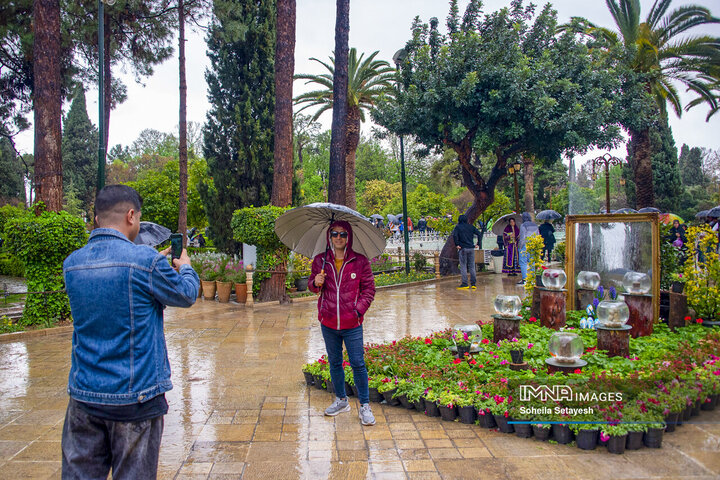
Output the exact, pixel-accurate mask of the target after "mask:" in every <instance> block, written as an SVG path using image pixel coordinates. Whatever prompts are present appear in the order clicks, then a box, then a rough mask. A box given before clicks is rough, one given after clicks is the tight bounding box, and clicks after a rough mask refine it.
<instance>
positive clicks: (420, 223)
mask: <svg viewBox="0 0 720 480" xmlns="http://www.w3.org/2000/svg"><path fill="white" fill-rule="evenodd" d="M417 227H418V230H419V231H420V233H425V230H427V220H425V217H420V219H419V220H418V224H417Z"/></svg>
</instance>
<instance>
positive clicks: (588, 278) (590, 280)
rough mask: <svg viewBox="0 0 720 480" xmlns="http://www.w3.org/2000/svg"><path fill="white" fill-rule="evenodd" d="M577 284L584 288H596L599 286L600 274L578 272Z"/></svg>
mask: <svg viewBox="0 0 720 480" xmlns="http://www.w3.org/2000/svg"><path fill="white" fill-rule="evenodd" d="M577 286H578V288H582V289H584V290H597V288H598V287H599V286H600V274H599V273H597V272H586V271H582V272H580V273H578V276H577Z"/></svg>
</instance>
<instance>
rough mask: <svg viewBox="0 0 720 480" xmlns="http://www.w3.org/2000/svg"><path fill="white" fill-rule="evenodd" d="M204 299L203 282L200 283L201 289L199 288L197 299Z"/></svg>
mask: <svg viewBox="0 0 720 480" xmlns="http://www.w3.org/2000/svg"><path fill="white" fill-rule="evenodd" d="M200 297H202V282H200V288H198V296H197V298H200Z"/></svg>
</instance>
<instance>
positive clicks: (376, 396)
mask: <svg viewBox="0 0 720 480" xmlns="http://www.w3.org/2000/svg"><path fill="white" fill-rule="evenodd" d="M370 401H371V402H376V403H380V402H382V401H383V396H382V395H381V394H380V392H378V389H377V388H375V387H370Z"/></svg>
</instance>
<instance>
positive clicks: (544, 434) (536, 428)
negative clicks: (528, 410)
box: [532, 423, 552, 442]
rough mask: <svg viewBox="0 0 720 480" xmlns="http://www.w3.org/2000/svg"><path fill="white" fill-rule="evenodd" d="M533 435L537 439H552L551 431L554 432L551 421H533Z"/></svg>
mask: <svg viewBox="0 0 720 480" xmlns="http://www.w3.org/2000/svg"><path fill="white" fill-rule="evenodd" d="M532 431H533V436H534V437H535V438H536V439H537V440H541V441H543V442H544V441H546V440H548V439H550V433H551V432H552V425H551V424H549V423H533V424H532Z"/></svg>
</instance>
